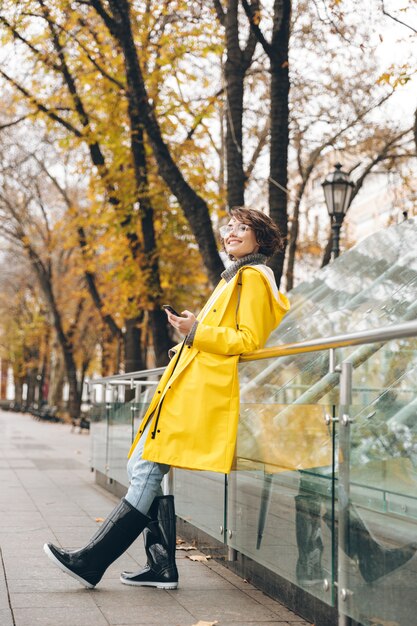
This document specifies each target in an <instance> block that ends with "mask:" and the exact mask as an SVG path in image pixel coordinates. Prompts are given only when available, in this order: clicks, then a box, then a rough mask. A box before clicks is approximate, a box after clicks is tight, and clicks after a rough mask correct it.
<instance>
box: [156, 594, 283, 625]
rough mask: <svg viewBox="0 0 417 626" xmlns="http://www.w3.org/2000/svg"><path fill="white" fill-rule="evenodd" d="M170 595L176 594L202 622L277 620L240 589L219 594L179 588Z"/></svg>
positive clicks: (182, 603)
mask: <svg viewBox="0 0 417 626" xmlns="http://www.w3.org/2000/svg"><path fill="white" fill-rule="evenodd" d="M168 593H169V594H175V599H176V600H177V602H179V603H180V604H181V605H182V606H184V607H186V608H187V609H188V610H189V611H190V613H193V614H194V615H195V616H196V617H198V619H200V620H206V621H210V620H211V621H214V620H216V619H217V620H219V621H220V620H224V621H225V620H229V621H239V620H241V621H242V620H243V619H245V620H251V619H253V620H255V619H257V620H258V621H259V622H265V621H271V620H273V619H275V618H276V614H274V613H273V612H272V611H271V610H270V609H269V608H267V607H265V606H263V605H262V604H259V602H256V600H253V599H252V598H249V597H248V596H246V595H245V594H242V593H241V591H240V590H239V589H225V590H224V591H222V592H221V593H219V591H218V590H203V591H196V590H189V589H181V588H179V589H178V590H176V591H175V592H174V591H169V592H168Z"/></svg>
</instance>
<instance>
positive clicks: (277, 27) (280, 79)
mask: <svg viewBox="0 0 417 626" xmlns="http://www.w3.org/2000/svg"><path fill="white" fill-rule="evenodd" d="M290 21H291V0H275V2H274V21H273V32H272V41H271V52H270V60H271V112H270V116H271V146H270V181H269V212H270V216H271V217H272V219H273V220H274V222H275V223H276V224H277V225H278V228H279V229H280V231H281V235H282V236H283V238H284V240H285V241H286V238H287V234H288V216H287V184H288V173H287V169H288V141H289V138H288V124H289V107H288V99H289V92H290V80H289V74H288V46H289V37H290ZM284 258H285V249H284V250H282V251H280V252H279V253H278V254H276V255H275V256H273V257H272V259H271V260H270V262H269V265H270V267H271V268H272V270H273V271H274V274H275V278H276V281H277V284H278V285H279V284H280V282H281V277H282V272H283V267H284Z"/></svg>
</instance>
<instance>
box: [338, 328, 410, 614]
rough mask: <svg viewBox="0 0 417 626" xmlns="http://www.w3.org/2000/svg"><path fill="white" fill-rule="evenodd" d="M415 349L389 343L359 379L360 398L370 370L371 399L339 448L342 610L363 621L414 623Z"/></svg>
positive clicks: (355, 414)
mask: <svg viewBox="0 0 417 626" xmlns="http://www.w3.org/2000/svg"><path fill="white" fill-rule="evenodd" d="M416 354H417V341H416V340H415V339H413V340H401V341H399V342H389V343H388V344H387V345H385V346H384V347H383V348H381V349H380V350H379V351H378V352H376V353H375V354H374V355H373V356H371V357H370V358H369V359H368V361H367V363H366V364H365V363H364V364H363V365H362V366H359V367H358V368H357V369H356V370H355V372H354V376H353V387H354V392H353V395H354V401H355V399H356V400H357V399H358V397H359V393H358V390H357V386H358V383H359V381H360V382H361V384H363V380H362V378H363V375H364V373H365V372H366V381H367V382H368V384H369V387H371V386H372V387H373V397H372V394H369V395H368V400H369V398H371V401H370V402H367V403H366V404H365V405H362V406H358V405H357V404H354V405H353V406H352V408H351V411H350V413H351V416H352V418H353V422H352V423H351V426H350V451H349V454H348V455H345V454H344V453H343V451H342V452H341V458H344V457H346V458H348V459H349V476H350V493H349V500H348V503H349V504H348V518H347V521H348V529H347V537H346V545H345V548H344V550H343V551H342V553H341V567H342V580H343V584H344V585H345V588H346V600H345V601H344V602H343V603H342V610H343V612H346V614H347V615H349V616H350V617H352V618H353V619H355V620H356V621H358V622H359V623H361V624H363V625H364V626H371V625H373V624H375V623H381V624H395V625H396V626H410V624H414V623H415V608H414V606H415V589H416V587H417V420H416V415H417V401H416V398H417V383H416V381H417V376H416V374H417V365H416V358H415V356H416ZM362 370H363V371H362ZM341 467H342V466H341Z"/></svg>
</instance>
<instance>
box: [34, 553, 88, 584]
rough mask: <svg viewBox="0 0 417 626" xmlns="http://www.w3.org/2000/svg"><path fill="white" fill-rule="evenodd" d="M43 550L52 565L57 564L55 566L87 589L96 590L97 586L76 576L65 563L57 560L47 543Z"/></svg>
mask: <svg viewBox="0 0 417 626" xmlns="http://www.w3.org/2000/svg"><path fill="white" fill-rule="evenodd" d="M43 550H44V552H45V554H46V556H47V557H48V559H50V560H51V561H52V563H55V565H57V566H58V567H59V569H60V570H62V571H63V572H65V574H69V575H70V576H72V578H75V580H78V582H79V583H81V584H82V585H84V587H87V589H94V587H95V585H92V584H91V583H89V582H88V581H87V580H84V578H81V576H78V574H75V573H74V572H72V571H71V570H70V569H68V567H66V566H65V565H64V564H63V563H61V561H59V560H58V559H57V558H56V556H55V554H54V553H53V552H52V551H51V550H50V548H49V546H48V544H47V543H45V545H44V546H43Z"/></svg>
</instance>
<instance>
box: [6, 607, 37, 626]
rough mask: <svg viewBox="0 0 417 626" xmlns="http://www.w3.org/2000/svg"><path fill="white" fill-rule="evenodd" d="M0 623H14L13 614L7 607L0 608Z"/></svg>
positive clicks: (8, 625)
mask: <svg viewBox="0 0 417 626" xmlns="http://www.w3.org/2000/svg"><path fill="white" fill-rule="evenodd" d="M0 624H1V626H15V623H14V622H13V616H12V614H11V612H10V610H9V609H2V608H0ZM16 626H17V625H16ZM19 626H20V624H19ZM32 626H33V624H32Z"/></svg>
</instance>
